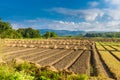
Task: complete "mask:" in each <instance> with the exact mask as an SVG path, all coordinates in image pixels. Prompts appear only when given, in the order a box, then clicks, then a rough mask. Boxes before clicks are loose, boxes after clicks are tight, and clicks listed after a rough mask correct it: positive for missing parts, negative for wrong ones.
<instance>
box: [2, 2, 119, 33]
mask: <svg viewBox="0 0 120 80" xmlns="http://www.w3.org/2000/svg"><path fill="white" fill-rule="evenodd" d="M0 17H1V18H2V19H3V20H4V21H8V22H10V23H11V25H12V26H13V28H15V29H17V28H26V27H32V28H35V29H57V30H72V31H76V30H85V31H120V0H1V2H0Z"/></svg>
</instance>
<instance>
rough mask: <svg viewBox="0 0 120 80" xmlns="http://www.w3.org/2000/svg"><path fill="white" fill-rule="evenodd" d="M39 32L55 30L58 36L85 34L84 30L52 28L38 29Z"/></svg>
mask: <svg viewBox="0 0 120 80" xmlns="http://www.w3.org/2000/svg"><path fill="white" fill-rule="evenodd" d="M39 31H40V33H41V34H44V33H46V32H47V31H50V32H55V33H56V34H58V35H59V36H77V35H81V34H85V33H86V32H85V31H68V30H52V29H39Z"/></svg>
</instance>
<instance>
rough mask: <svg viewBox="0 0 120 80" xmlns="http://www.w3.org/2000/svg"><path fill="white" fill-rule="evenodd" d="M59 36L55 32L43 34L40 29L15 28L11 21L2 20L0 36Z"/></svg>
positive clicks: (0, 22)
mask: <svg viewBox="0 0 120 80" xmlns="http://www.w3.org/2000/svg"><path fill="white" fill-rule="evenodd" d="M57 36H58V35H57V34H56V33H54V32H46V33H45V34H43V35H41V33H40V31H39V30H35V29H32V28H18V29H17V30H15V29H13V28H12V26H11V24H10V23H8V22H3V21H2V20H0V38H12V39H14V38H51V37H57Z"/></svg>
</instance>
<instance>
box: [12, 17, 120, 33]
mask: <svg viewBox="0 0 120 80" xmlns="http://www.w3.org/2000/svg"><path fill="white" fill-rule="evenodd" d="M37 20H38V19H35V20H33V21H35V22H32V23H31V22H29V20H25V21H24V22H17V23H15V22H13V23H12V26H13V28H15V29H16V28H21V27H23V28H25V27H32V28H35V29H56V30H70V31H77V30H84V31H119V30H120V21H114V20H113V21H108V22H99V21H94V22H74V21H71V22H69V21H62V20H60V21H59V20H47V19H46V20H45V19H44V20H40V19H39V20H38V21H37ZM39 21H40V22H39ZM23 23H26V24H23Z"/></svg>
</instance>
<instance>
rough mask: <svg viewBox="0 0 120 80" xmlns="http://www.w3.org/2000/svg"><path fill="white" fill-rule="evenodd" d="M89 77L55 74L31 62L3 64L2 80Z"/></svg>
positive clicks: (84, 76)
mask: <svg viewBox="0 0 120 80" xmlns="http://www.w3.org/2000/svg"><path fill="white" fill-rule="evenodd" d="M87 79H88V76H87V75H79V74H68V73H65V72H62V71H58V72H54V71H51V70H47V69H45V68H37V67H36V66H34V65H33V64H30V63H29V62H24V63H22V64H14V63H10V64H1V65H0V80H87Z"/></svg>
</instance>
